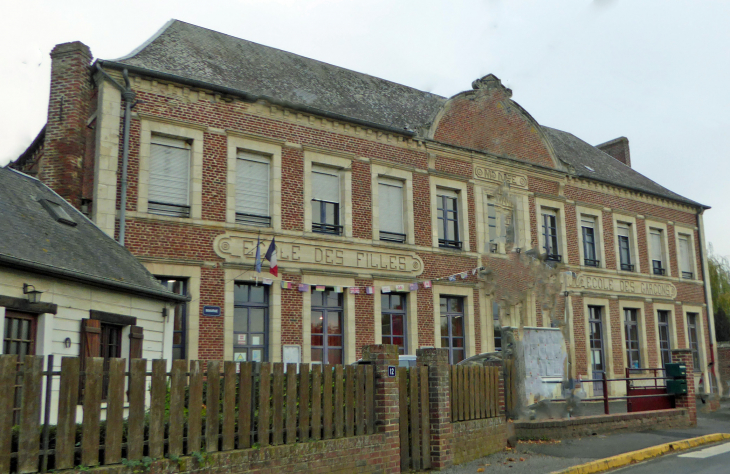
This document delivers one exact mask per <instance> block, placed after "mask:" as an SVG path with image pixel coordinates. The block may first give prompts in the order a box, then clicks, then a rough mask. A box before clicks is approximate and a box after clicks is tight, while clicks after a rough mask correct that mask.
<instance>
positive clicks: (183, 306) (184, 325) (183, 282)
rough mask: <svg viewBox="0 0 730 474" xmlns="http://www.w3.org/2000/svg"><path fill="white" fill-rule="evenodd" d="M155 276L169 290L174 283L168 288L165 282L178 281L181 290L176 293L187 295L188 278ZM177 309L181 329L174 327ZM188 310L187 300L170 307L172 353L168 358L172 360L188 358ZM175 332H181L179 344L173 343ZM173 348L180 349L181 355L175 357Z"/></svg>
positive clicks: (171, 289)
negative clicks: (179, 315)
mask: <svg viewBox="0 0 730 474" xmlns="http://www.w3.org/2000/svg"><path fill="white" fill-rule="evenodd" d="M155 278H156V279H157V281H159V282H160V283H161V284H162V285H163V286H164V287H165V288H167V289H168V290H170V291H174V289H173V288H174V283H173V288H168V286H167V284H168V283H169V282H171V281H172V282H179V283H180V286H181V292H180V293H177V294H180V295H187V294H189V291H190V290H189V287H190V282H189V279H188V278H185V277H165V276H155ZM178 309H179V310H180V312H181V324H180V326H181V329H180V330H176V329H175V318H177V316H178V314H179V313H178V312H177V311H178ZM188 310H189V308H188V303H187V302H185V303H178V304H176V305H174V306H173V308H172V314H171V315H170V317H171V318H172V355H171V357H170V358H171V359H172V360H176V359H180V360H188V324H189V323H188ZM175 333H180V334H181V338H180V339H181V340H182V342H181V343H180V344H176V343H175ZM175 348H179V349H180V350H181V352H182V357H175Z"/></svg>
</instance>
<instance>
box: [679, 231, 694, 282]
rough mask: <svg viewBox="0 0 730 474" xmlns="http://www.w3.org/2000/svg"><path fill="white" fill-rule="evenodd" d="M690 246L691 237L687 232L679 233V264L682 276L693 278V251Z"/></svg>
mask: <svg viewBox="0 0 730 474" xmlns="http://www.w3.org/2000/svg"><path fill="white" fill-rule="evenodd" d="M691 248H692V247H691V246H690V237H689V235H686V234H679V265H680V271H681V272H682V278H687V279H690V280H691V279H692V278H693V277H694V274H693V273H692V252H691Z"/></svg>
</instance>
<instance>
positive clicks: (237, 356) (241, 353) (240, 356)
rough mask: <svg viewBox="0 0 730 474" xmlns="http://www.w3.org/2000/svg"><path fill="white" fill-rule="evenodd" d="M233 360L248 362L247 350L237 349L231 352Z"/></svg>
mask: <svg viewBox="0 0 730 474" xmlns="http://www.w3.org/2000/svg"><path fill="white" fill-rule="evenodd" d="M233 360H234V361H235V362H248V350H247V349H243V350H238V351H234V353H233Z"/></svg>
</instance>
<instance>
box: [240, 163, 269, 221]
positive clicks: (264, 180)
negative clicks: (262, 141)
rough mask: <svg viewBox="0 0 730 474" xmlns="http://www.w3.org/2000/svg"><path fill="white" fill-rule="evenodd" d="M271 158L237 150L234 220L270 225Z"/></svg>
mask: <svg viewBox="0 0 730 474" xmlns="http://www.w3.org/2000/svg"><path fill="white" fill-rule="evenodd" d="M270 167H271V160H270V159H269V158H268V157H266V156H263V155H257V154H255V153H250V152H245V151H239V152H238V159H237V160H236V222H237V223H239V224H247V225H256V226H262V227H270V226H271V214H270V211H269V183H270V178H269V169H270Z"/></svg>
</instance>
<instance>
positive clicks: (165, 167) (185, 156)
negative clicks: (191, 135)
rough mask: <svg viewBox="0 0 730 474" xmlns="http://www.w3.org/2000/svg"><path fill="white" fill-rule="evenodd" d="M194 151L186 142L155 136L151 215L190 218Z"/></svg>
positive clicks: (151, 159)
mask: <svg viewBox="0 0 730 474" xmlns="http://www.w3.org/2000/svg"><path fill="white" fill-rule="evenodd" d="M190 151H191V146H190V144H189V143H188V142H186V141H185V140H179V139H175V138H168V137H163V136H157V135H154V136H152V139H151V144H150V171H149V191H148V204H147V211H148V212H149V213H151V214H160V215H163V216H174V217H190Z"/></svg>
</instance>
